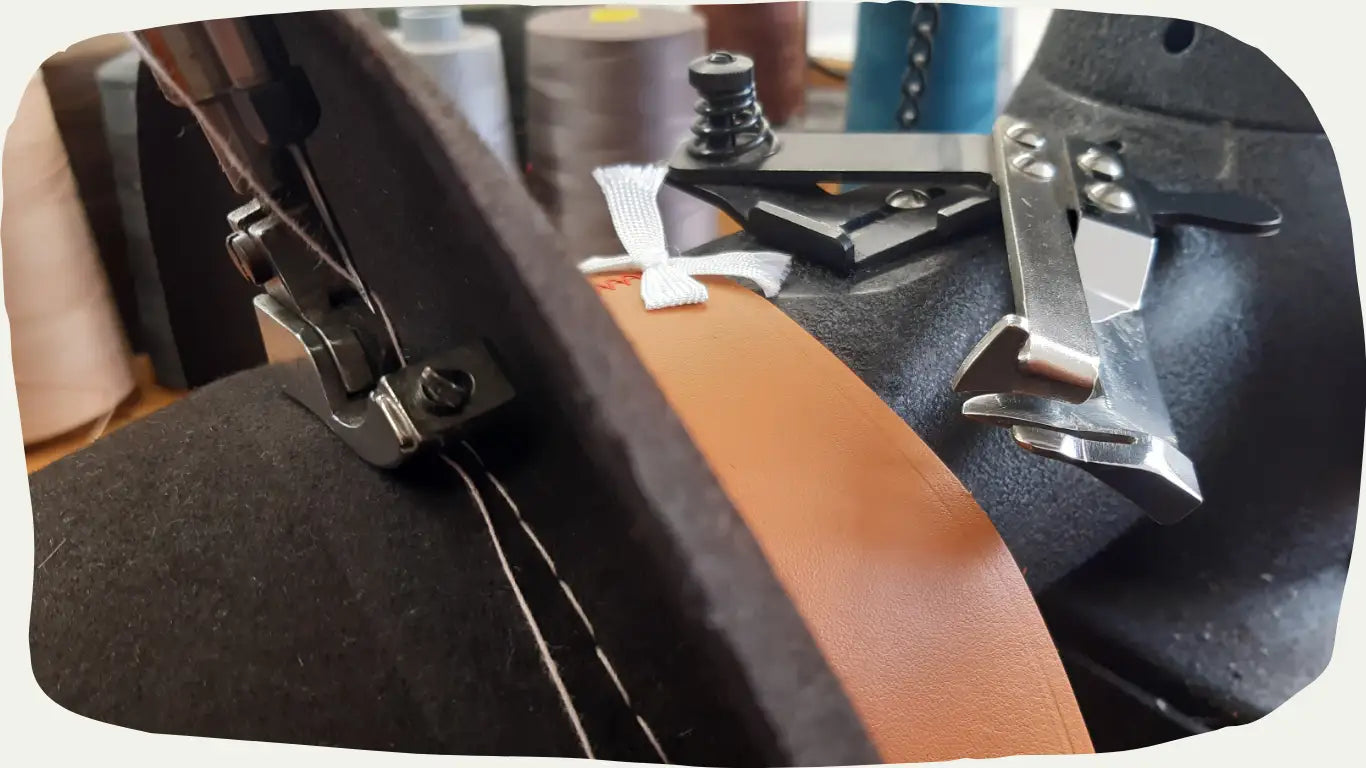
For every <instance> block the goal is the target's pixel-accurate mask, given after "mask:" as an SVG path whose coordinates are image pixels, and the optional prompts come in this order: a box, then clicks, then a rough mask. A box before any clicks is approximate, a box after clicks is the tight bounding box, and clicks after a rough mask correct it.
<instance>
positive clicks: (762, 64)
mask: <svg viewBox="0 0 1366 768" xmlns="http://www.w3.org/2000/svg"><path fill="white" fill-rule="evenodd" d="M696 9H697V11H698V12H700V13H701V14H702V15H703V16H705V17H706V18H707V47H708V48H709V49H711V50H725V51H731V52H733V53H742V54H744V55H746V56H748V57H750V58H751V59H754V87H755V90H756V91H757V92H758V96H759V102H760V103H761V104H763V106H764V114H765V115H767V116H768V120H769V122H771V123H773V124H774V125H783V124H784V123H787V122H788V121H789V120H791V119H793V118H795V117H798V116H800V115H801V114H802V112H803V111H805V109H806V3H737V4H727V5H699V6H696Z"/></svg>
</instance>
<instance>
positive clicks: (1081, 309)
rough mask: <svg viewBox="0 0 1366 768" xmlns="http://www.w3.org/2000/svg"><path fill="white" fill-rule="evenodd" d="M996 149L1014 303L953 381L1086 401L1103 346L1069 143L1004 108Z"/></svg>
mask: <svg viewBox="0 0 1366 768" xmlns="http://www.w3.org/2000/svg"><path fill="white" fill-rule="evenodd" d="M992 152H993V155H992V161H993V163H992V170H993V175H994V177H995V179H996V185H997V187H998V188H999V190H1000V193H999V194H1000V201H1001V220H1002V224H1003V226H1004V230H1005V244H1006V254H1007V256H1008V258H1009V263H1010V278H1011V283H1012V285H1013V286H1014V289H1015V309H1016V311H1015V314H1010V315H1006V316H1005V317H1003V318H1001V320H1000V321H999V322H997V323H996V325H995V326H993V327H992V329H991V330H990V331H988V332H987V335H986V336H985V337H983V339H982V340H981V341H979V342H978V343H977V346H975V347H973V349H972V351H971V352H969V353H968V356H967V358H966V359H964V361H963V364H962V366H960V367H959V369H958V373H957V374H956V375H955V376H954V381H953V388H954V390H955V391H958V392H1013V393H1019V394H1030V395H1038V396H1040V397H1047V398H1053V399H1057V400H1063V401H1066V402H1070V403H1081V402H1085V401H1086V400H1087V398H1089V397H1091V394H1092V392H1094V390H1095V388H1096V384H1097V382H1098V380H1099V378H1100V351H1099V348H1098V347H1097V344H1096V338H1095V333H1094V331H1093V330H1092V328H1091V323H1090V321H1089V319H1088V313H1087V307H1086V298H1085V293H1084V290H1083V286H1082V280H1081V274H1080V271H1079V270H1078V266H1077V258H1076V256H1075V254H1074V253H1073V250H1072V232H1071V230H1070V228H1069V227H1068V219H1067V210H1068V205H1069V203H1070V197H1071V190H1072V188H1073V183H1072V173H1071V163H1070V162H1068V156H1067V147H1066V145H1065V143H1064V141H1063V140H1062V139H1060V138H1059V137H1057V136H1050V135H1048V134H1047V133H1045V132H1044V131H1043V130H1041V129H1039V128H1037V127H1035V126H1034V125H1032V124H1030V123H1027V122H1025V121H1023V120H1019V119H1016V118H1014V117H1011V116H1010V115H1002V116H1001V117H1000V118H998V119H997V120H996V124H995V126H994V127H993V129H992Z"/></svg>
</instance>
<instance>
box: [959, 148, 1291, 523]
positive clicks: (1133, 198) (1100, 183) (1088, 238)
mask: <svg viewBox="0 0 1366 768" xmlns="http://www.w3.org/2000/svg"><path fill="white" fill-rule="evenodd" d="M1069 154H1070V156H1071V157H1074V158H1076V160H1075V163H1076V166H1077V168H1078V170H1079V172H1080V174H1081V178H1080V179H1079V183H1078V186H1079V187H1080V189H1079V190H1077V194H1078V195H1079V197H1078V199H1077V200H1076V202H1075V203H1074V206H1075V208H1076V209H1077V210H1079V211H1080V212H1081V213H1080V219H1079V221H1078V224H1077V232H1076V236H1075V254H1076V264H1077V268H1078V272H1079V276H1080V279H1081V284H1082V288H1083V289H1084V295H1085V301H1086V304H1087V307H1088V316H1089V320H1090V323H1091V326H1092V328H1093V329H1094V334H1095V338H1096V339H1097V340H1098V342H1099V362H1100V368H1099V374H1100V375H1099V379H1098V382H1097V387H1096V392H1095V394H1094V396H1093V397H1091V398H1089V399H1087V400H1085V401H1084V402H1081V403H1075V404H1069V403H1061V402H1057V401H1056V400H1049V399H1045V398H1044V397H1036V396H1031V395H1028V394H1012V393H1009V392H1005V393H999V392H998V393H993V394H987V395H979V396H977V397H973V398H970V399H969V400H967V402H965V403H964V404H963V414H964V415H965V416H967V417H969V418H974V419H978V420H981V421H985V422H988V423H992V424H997V425H1000V426H1005V427H1009V428H1010V429H1011V435H1012V437H1013V438H1014V439H1015V442H1016V443H1017V444H1019V445H1020V446H1021V447H1023V448H1025V449H1027V450H1030V451H1033V452H1035V453H1039V454H1042V455H1045V456H1048V457H1050V458H1054V459H1059V460H1062V461H1067V462H1069V463H1073V464H1077V465H1079V466H1081V467H1082V468H1084V469H1086V470H1087V471H1088V472H1091V473H1092V474H1093V475H1095V476H1096V477H1098V478H1100V479H1101V480H1103V481H1104V482H1106V483H1107V484H1109V485H1110V486H1112V487H1114V488H1115V489H1116V490H1118V491H1119V492H1120V493H1122V494H1124V495H1125V496H1126V497H1128V498H1129V499H1131V500H1133V501H1134V502H1135V503H1136V504H1138V505H1139V506H1140V507H1142V508H1143V509H1144V510H1145V511H1146V512H1147V513H1148V514H1149V516H1151V517H1152V518H1153V519H1154V520H1156V521H1158V522H1160V523H1173V522H1176V521H1178V520H1180V519H1182V518H1183V517H1185V516H1186V515H1187V514H1189V513H1190V512H1191V511H1193V510H1194V509H1195V508H1196V507H1198V506H1199V505H1200V504H1201V503H1202V501H1203V497H1202V494H1201V492H1200V485H1199V481H1198V480H1197V478H1196V474H1195V466H1194V464H1193V463H1192V462H1191V460H1190V459H1189V458H1187V457H1186V455H1185V454H1183V453H1182V452H1181V451H1180V450H1179V448H1178V447H1177V439H1176V433H1175V430H1174V429H1173V428H1172V424H1171V417H1170V416H1169V415H1168V412H1167V406H1166V402H1165V401H1164V399H1163V397H1162V392H1161V390H1160V388H1159V386H1158V381H1157V371H1156V369H1155V368H1154V365H1153V362H1152V357H1151V355H1150V353H1149V350H1148V341H1147V334H1146V330H1145V328H1144V325H1143V319H1142V317H1141V316H1140V314H1139V310H1140V309H1141V308H1142V302H1143V294H1144V290H1145V288H1146V287H1147V284H1148V277H1149V273H1150V272H1151V270H1152V265H1153V258H1154V255H1155V253H1156V250H1157V236H1158V230H1159V226H1161V225H1170V224H1172V223H1175V222H1183V223H1184V222H1198V223H1202V224H1206V225H1210V226H1214V227H1217V228H1220V229H1225V230H1232V231H1237V232H1255V233H1260V234H1266V233H1269V232H1273V231H1275V228H1276V227H1277V226H1279V223H1280V214H1279V213H1278V212H1276V211H1275V209H1273V208H1271V207H1270V206H1266V205H1264V204H1262V203H1260V202H1258V201H1256V200H1250V199H1248V198H1245V197H1242V196H1238V195H1231V194H1225V193H1211V194H1198V195H1197V194H1183V195H1173V194H1168V193H1163V192H1160V191H1158V190H1156V189H1154V188H1153V187H1152V186H1151V185H1149V184H1147V183H1145V182H1143V181H1142V180H1140V179H1132V178H1128V175H1127V173H1126V171H1125V169H1124V167H1123V164H1122V162H1121V161H1120V160H1119V159H1118V158H1117V157H1115V156H1114V155H1112V154H1109V153H1108V152H1106V151H1105V150H1104V149H1103V148H1101V147H1098V146H1089V145H1086V144H1085V143H1083V142H1079V141H1076V140H1073V141H1072V142H1070V153H1069ZM1183 203H1189V204H1190V205H1191V207H1190V208H1183V207H1182V204H1183ZM1154 211H1160V213H1159V214H1157V215H1154ZM1012 274H1013V273H1012ZM986 373H987V374H988V375H999V373H1000V371H998V370H994V369H993V370H990V371H986ZM1035 394H1038V393H1035Z"/></svg>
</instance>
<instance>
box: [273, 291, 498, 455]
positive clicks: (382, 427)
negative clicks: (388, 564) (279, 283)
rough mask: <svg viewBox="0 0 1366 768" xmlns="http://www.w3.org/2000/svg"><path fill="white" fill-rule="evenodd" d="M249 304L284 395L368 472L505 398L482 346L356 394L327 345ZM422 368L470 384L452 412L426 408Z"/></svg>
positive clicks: (313, 331) (302, 327) (286, 316)
mask: <svg viewBox="0 0 1366 768" xmlns="http://www.w3.org/2000/svg"><path fill="white" fill-rule="evenodd" d="M254 303H255V306H256V313H257V322H258V323H259V324H260V326H261V338H262V339H263V340H264V341H265V345H266V354H267V356H268V358H269V360H270V361H271V362H272V363H275V364H277V365H279V367H280V369H281V370H282V371H283V373H284V375H285V392H286V393H287V394H288V395H289V396H290V397H292V398H294V399H295V400H297V401H299V403H300V404H301V405H303V406H304V407H305V408H308V410H310V411H311V412H312V413H313V414H314V415H315V416H317V417H318V418H319V419H320V420H321V421H322V422H323V423H324V424H326V425H327V427H328V429H330V430H332V431H333V432H334V433H336V434H337V436H338V437H340V438H341V439H342V441H343V442H345V443H346V444H347V445H348V446H350V447H351V448H352V450H354V451H355V452H356V455H358V456H360V457H361V458H362V459H363V460H365V461H366V462H368V463H370V464H373V465H375V466H378V467H396V466H398V465H399V464H402V463H403V462H404V461H406V460H407V459H408V458H409V457H411V456H412V455H413V454H415V453H416V452H417V451H418V450H420V449H421V448H423V447H424V446H426V445H430V444H438V443H440V442H441V441H442V440H444V439H445V438H447V437H449V436H450V435H452V434H455V433H456V432H457V431H459V430H460V429H462V428H464V427H465V426H466V425H467V424H468V423H469V422H471V421H472V420H474V419H476V418H479V417H481V416H483V415H485V414H487V413H490V412H492V411H494V410H496V409H498V408H500V407H502V406H503V405H505V404H506V403H508V402H509V401H511V400H512V398H513V394H514V393H513V390H512V386H511V384H509V383H508V381H507V379H506V378H504V377H503V375H502V373H501V371H500V370H499V368H498V365H497V363H496V362H495V361H494V360H493V358H492V356H491V355H490V353H489V351H488V349H487V348H486V347H484V346H483V345H482V344H471V345H467V346H463V347H459V348H456V349H454V350H451V351H449V352H445V353H442V354H440V355H435V356H433V357H432V358H430V359H428V360H425V361H422V362H421V363H419V364H417V365H409V366H404V367H403V368H400V369H398V370H397V371H394V372H393V373H390V374H387V375H385V376H383V377H381V378H380V379H379V381H378V382H377V383H376V385H375V387H374V388H373V389H370V390H367V391H362V392H360V393H357V392H355V391H352V390H351V389H350V388H349V387H347V386H346V385H345V383H344V382H343V379H342V376H341V373H340V371H341V369H340V368H339V367H338V365H337V360H336V358H335V357H334V356H333V352H332V345H330V344H329V343H328V342H327V341H326V340H325V339H324V338H323V336H322V334H320V333H319V332H318V329H317V328H315V327H313V326H312V325H311V324H309V323H308V322H306V321H305V320H303V318H301V317H300V316H299V315H297V314H295V313H294V312H293V311H292V310H291V309H290V308H289V307H287V306H285V305H284V304H281V303H280V302H279V301H276V300H275V299H274V298H273V297H272V296H270V295H269V294H263V295H260V296H257V297H256V299H255V302H254ZM429 369H436V370H447V371H460V372H462V373H464V374H465V375H466V376H467V377H468V378H469V381H470V382H472V383H473V382H478V385H477V386H470V387H469V388H468V390H467V391H468V394H467V396H466V397H465V399H464V402H463V403H461V404H460V406H459V407H444V408H431V407H429V406H428V405H427V403H428V402H429V401H428V400H427V399H426V396H424V394H423V387H422V374H423V373H424V372H425V371H427V370H429Z"/></svg>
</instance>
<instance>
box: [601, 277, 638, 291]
mask: <svg viewBox="0 0 1366 768" xmlns="http://www.w3.org/2000/svg"><path fill="white" fill-rule="evenodd" d="M638 282H640V275H622V276H621V277H609V278H608V279H606V280H604V281H602V282H601V283H598V284H597V289H598V290H599V291H615V290H616V289H618V288H624V287H626V286H628V285H630V284H631V283H638Z"/></svg>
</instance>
